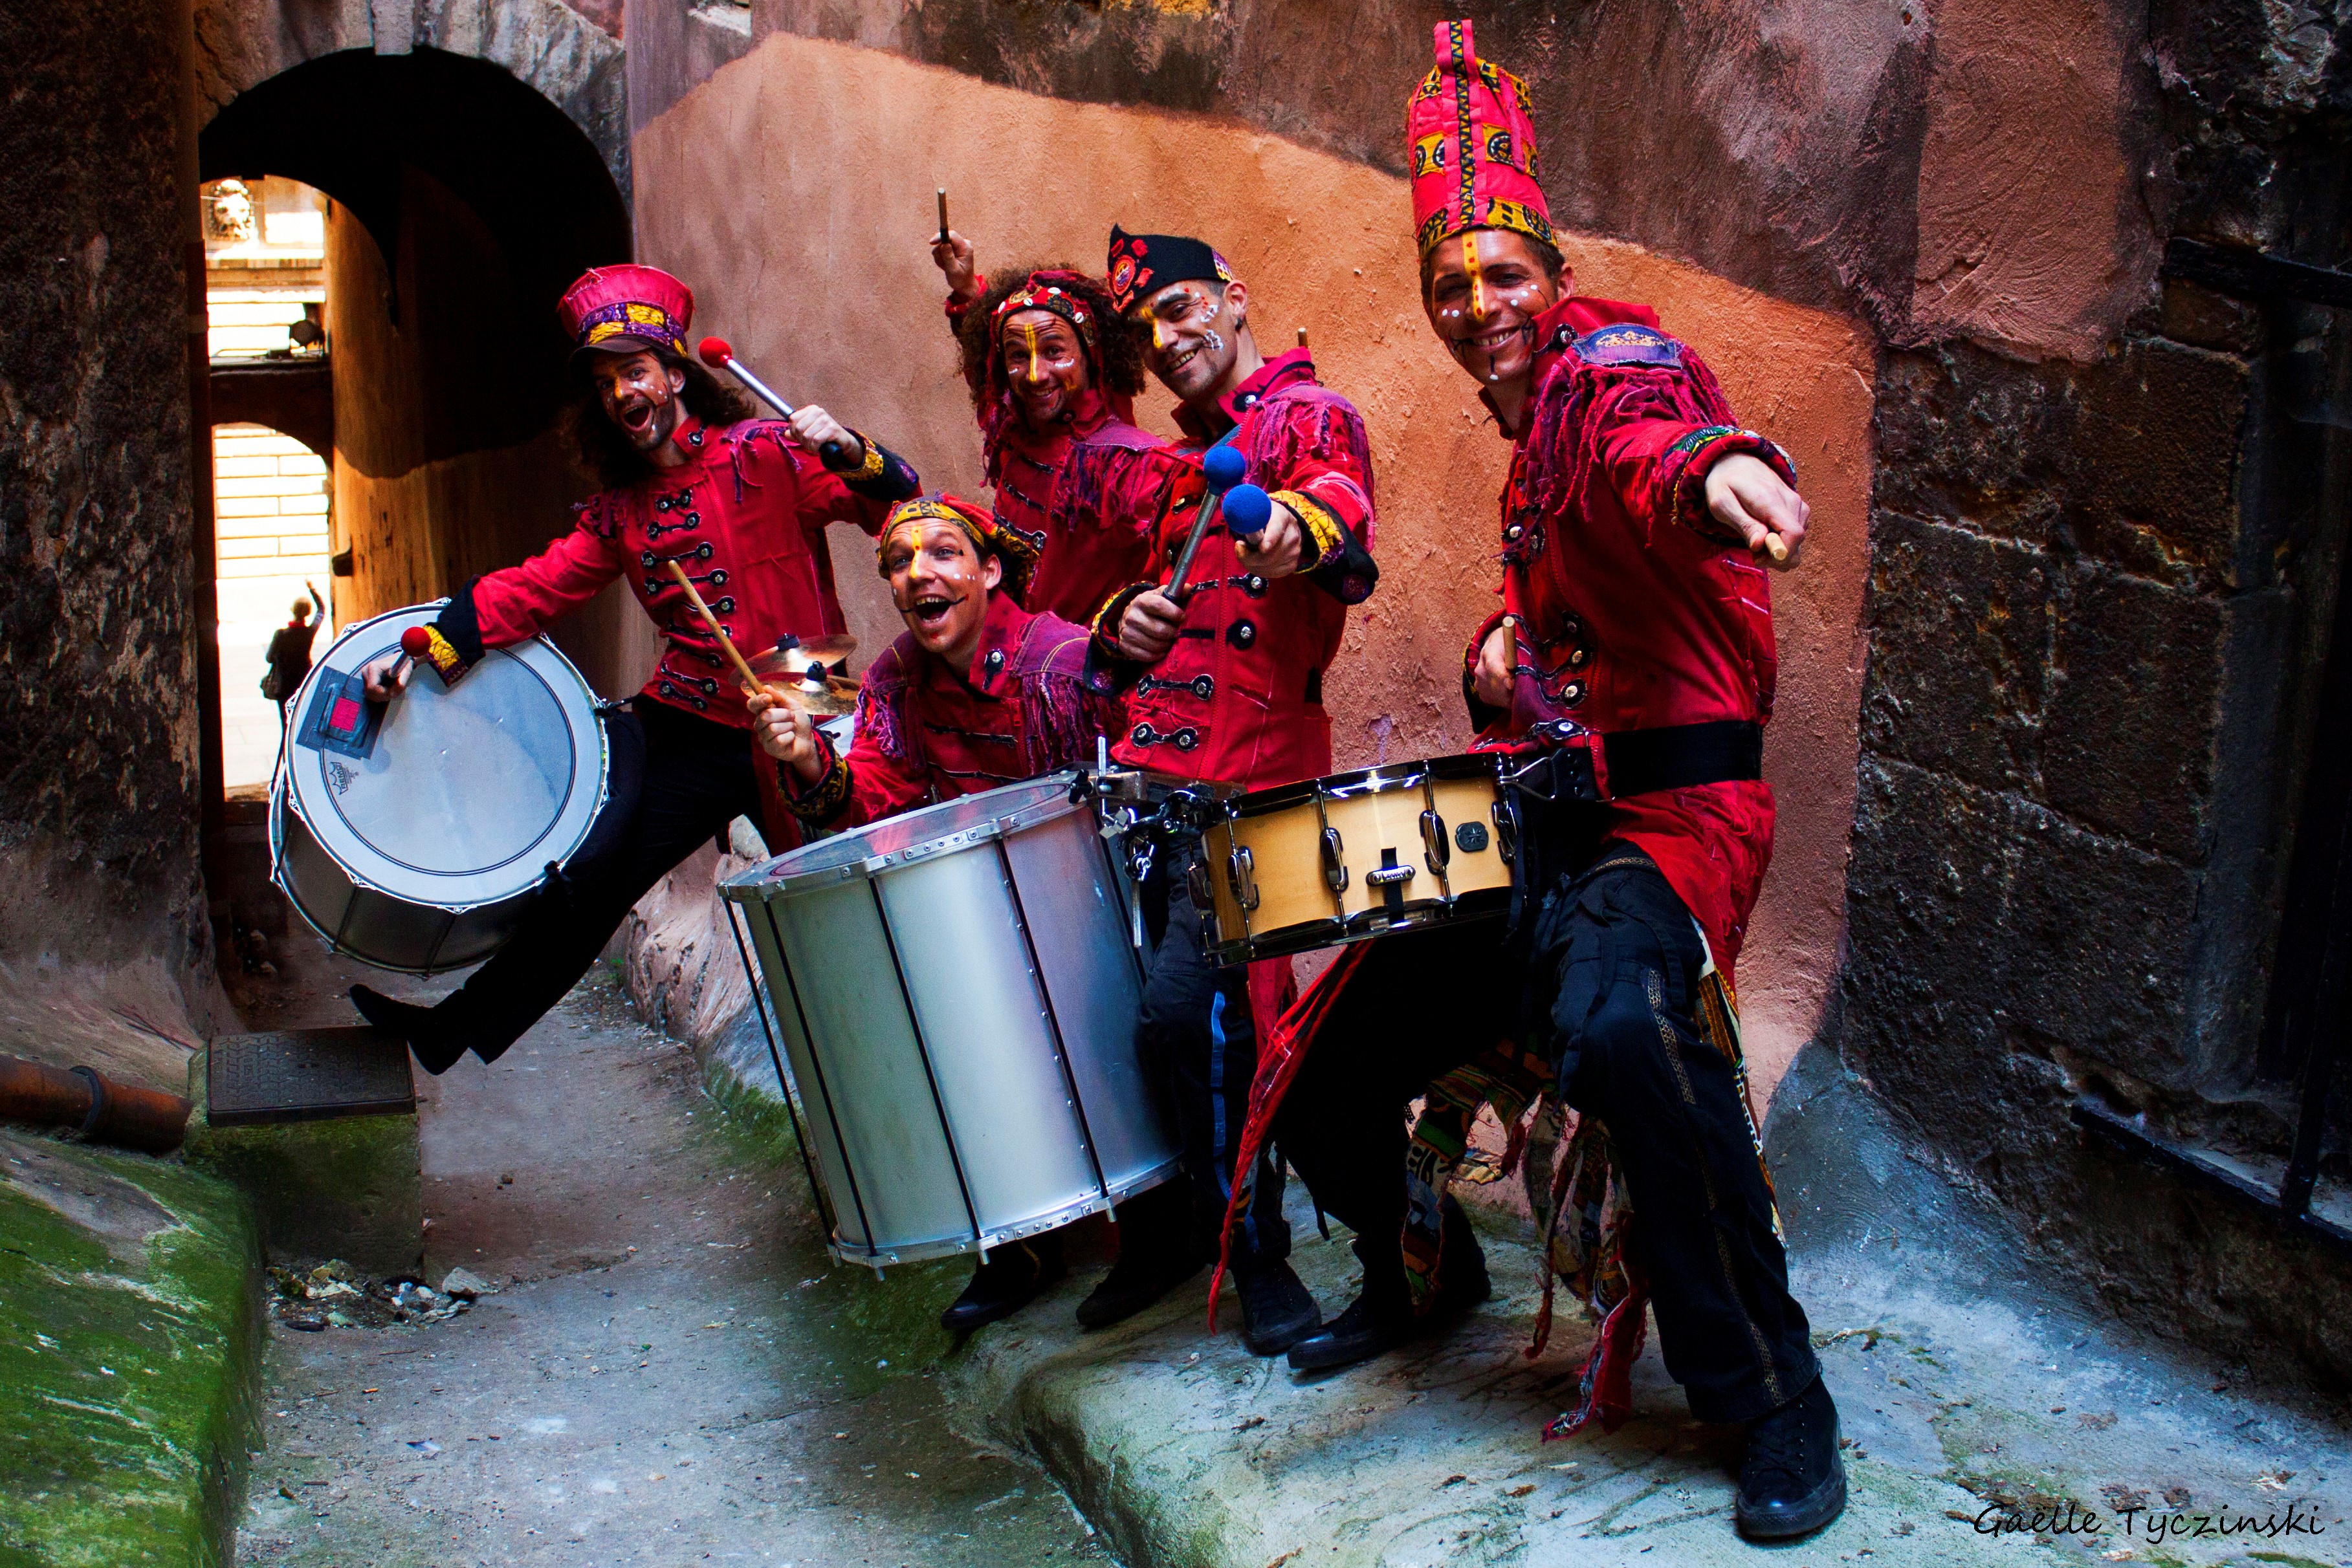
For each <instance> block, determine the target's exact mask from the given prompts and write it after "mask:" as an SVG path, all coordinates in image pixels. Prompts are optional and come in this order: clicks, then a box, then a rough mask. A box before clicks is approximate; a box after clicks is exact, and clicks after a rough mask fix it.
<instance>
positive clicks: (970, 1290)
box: [940, 1230, 1066, 1333]
mask: <svg viewBox="0 0 2352 1568" xmlns="http://www.w3.org/2000/svg"><path fill="white" fill-rule="evenodd" d="M1065 1272H1066V1270H1065V1269H1064V1268H1063V1265H1062V1234H1061V1232H1060V1231H1058V1230H1049V1231H1047V1232H1046V1233H1045V1235H1043V1236H1040V1237H1036V1238H1034V1239H1031V1240H1028V1241H1013V1242H1008V1243H1007V1244H1006V1245H1004V1246H1003V1247H998V1248H993V1249H991V1250H990V1252H989V1254H988V1261H987V1262H985V1263H982V1265H981V1266H980V1267H979V1268H977V1269H975V1270H972V1275H971V1284H969V1285H966V1286H965V1287H964V1288H963V1294H962V1295H961V1296H958V1297H957V1298H956V1299H955V1301H953V1302H952V1303H950V1305H949V1307H948V1310H947V1311H946V1312H941V1313H940V1327H941V1328H943V1329H945V1330H947V1331H948V1332H949V1333H971V1331H972V1330H973V1329H976V1328H979V1327H981V1326H982V1325H983V1324H986V1323H992V1322H996V1320H997V1319H999V1318H1009V1317H1011V1316H1012V1315H1013V1313H1015V1312H1019V1311H1020V1310H1021V1309H1022V1308H1024V1307H1025V1306H1027V1305H1028V1304H1029V1303H1030V1302H1031V1301H1035V1300H1036V1299H1037V1292H1039V1291H1043V1290H1044V1289H1045V1287H1046V1286H1048V1285H1050V1284H1052V1283H1053V1282H1054V1281H1056V1280H1058V1279H1060V1278H1061V1277H1062V1275H1063V1274H1064V1273H1065Z"/></svg>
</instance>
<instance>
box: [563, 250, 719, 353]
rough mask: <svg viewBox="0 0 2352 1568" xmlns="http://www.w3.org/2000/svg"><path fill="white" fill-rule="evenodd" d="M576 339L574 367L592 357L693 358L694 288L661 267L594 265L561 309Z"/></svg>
mask: <svg viewBox="0 0 2352 1568" xmlns="http://www.w3.org/2000/svg"><path fill="white" fill-rule="evenodd" d="M555 309H556V314H557V315H558V316H559V317H561V318H562V321H563V330H564V331H565V333H566V334H568V335H569V336H570V337H571V339H572V344H573V348H572V368H573V369H575V370H577V369H578V368H579V366H580V364H581V361H582V360H583V357H584V356H586V355H587V354H589V353H591V352H593V353H600V354H634V353H636V352H637V351H638V350H643V349H667V350H669V351H670V352H671V353H673V354H676V355H677V356H678V357H679V358H681V359H683V358H686V357H687V350H686V329H687V328H688V326H690V325H691V324H692V323H693V321H694V290H693V289H691V288H688V287H687V286H686V285H685V284H683V283H680V282H679V281H678V280H677V278H675V277H671V276H670V275H669V274H668V273H667V272H664V271H663V270H662V269H661V268H660V267H635V266H628V267H590V268H589V269H588V270H587V271H586V272H583V273H582V274H581V275H580V280H579V281H578V282H577V283H574V284H573V285H572V287H571V288H569V289H568V290H566V291H565V293H564V296H563V302H562V304H560V305H558V306H557V307H556V308H555Z"/></svg>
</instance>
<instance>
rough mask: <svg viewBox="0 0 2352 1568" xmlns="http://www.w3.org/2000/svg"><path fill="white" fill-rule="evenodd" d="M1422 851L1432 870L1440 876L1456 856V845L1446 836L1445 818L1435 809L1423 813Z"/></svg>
mask: <svg viewBox="0 0 2352 1568" xmlns="http://www.w3.org/2000/svg"><path fill="white" fill-rule="evenodd" d="M1421 852H1422V857H1423V859H1424V860H1426V861H1428V862H1429V869H1430V870H1431V871H1433V872H1435V873H1437V874H1438V875H1439V876H1444V874H1445V867H1446V864H1447V862H1450V861H1451V860H1452V859H1453V858H1454V846H1453V844H1452V843H1451V842H1450V841H1448V840H1447V839H1446V836H1445V819H1444V818H1443V817H1441V816H1439V815H1438V814H1437V813H1436V812H1435V811H1423V813H1422V814H1421Z"/></svg>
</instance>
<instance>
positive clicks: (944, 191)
mask: <svg viewBox="0 0 2352 1568" xmlns="http://www.w3.org/2000/svg"><path fill="white" fill-rule="evenodd" d="M947 243H948V188H947V187H946V186H945V185H941V186H940V244H941V245H945V244H947Z"/></svg>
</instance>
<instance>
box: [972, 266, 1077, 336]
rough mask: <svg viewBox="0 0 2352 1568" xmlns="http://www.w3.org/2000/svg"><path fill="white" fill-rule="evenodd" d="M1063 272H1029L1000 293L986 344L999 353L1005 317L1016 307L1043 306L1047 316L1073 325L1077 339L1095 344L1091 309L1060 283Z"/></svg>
mask: <svg viewBox="0 0 2352 1568" xmlns="http://www.w3.org/2000/svg"><path fill="white" fill-rule="evenodd" d="M1062 276H1063V275H1062V274H1059V273H1052V272H1033V273H1031V274H1030V275H1029V281H1028V282H1026V283H1024V284H1023V285H1022V286H1021V287H1019V288H1016V289H1014V290H1013V292H1012V293H1010V294H1008V295H1006V296H1005V297H1004V303H1003V304H1002V305H999V306H998V307H997V308H996V313H995V314H994V315H993V316H992V317H990V318H989V322H988V336H989V342H990V344H991V345H992V347H994V348H995V349H996V350H998V351H999V352H1000V353H1001V352H1003V344H1004V322H1005V319H1006V318H1007V317H1009V316H1011V315H1013V312H1015V311H1018V310H1043V311H1045V313H1046V314H1047V315H1049V316H1059V317H1060V318H1061V319H1063V320H1065V321H1067V322H1068V323H1069V324H1070V325H1071V326H1072V327H1074V328H1076V329H1077V333H1078V340H1079V341H1080V342H1081V343H1083V344H1085V345H1086V347H1087V348H1089V349H1091V348H1093V347H1094V346H1095V313H1094V312H1093V311H1092V310H1089V309H1087V303H1086V301H1085V300H1083V299H1081V298H1078V297H1077V296H1076V295H1075V294H1072V293H1071V292H1069V291H1068V290H1067V289H1066V288H1064V287H1061V285H1060V283H1059V282H1058V281H1057V279H1058V278H1059V277H1062Z"/></svg>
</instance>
